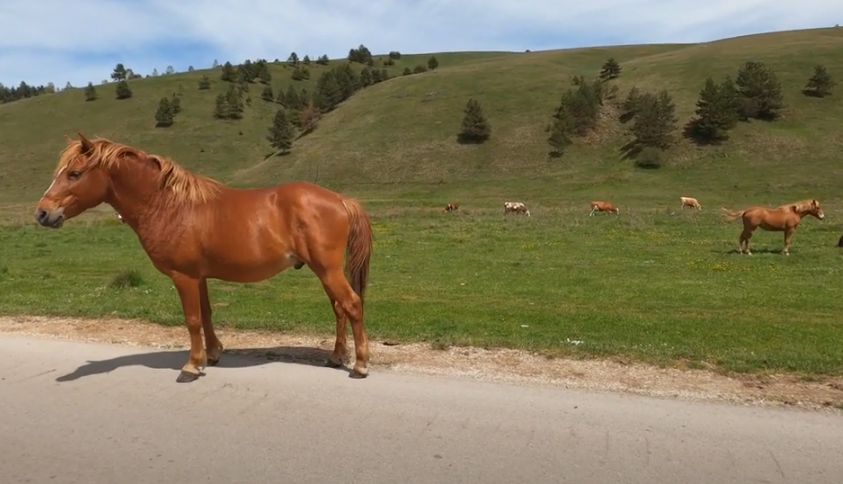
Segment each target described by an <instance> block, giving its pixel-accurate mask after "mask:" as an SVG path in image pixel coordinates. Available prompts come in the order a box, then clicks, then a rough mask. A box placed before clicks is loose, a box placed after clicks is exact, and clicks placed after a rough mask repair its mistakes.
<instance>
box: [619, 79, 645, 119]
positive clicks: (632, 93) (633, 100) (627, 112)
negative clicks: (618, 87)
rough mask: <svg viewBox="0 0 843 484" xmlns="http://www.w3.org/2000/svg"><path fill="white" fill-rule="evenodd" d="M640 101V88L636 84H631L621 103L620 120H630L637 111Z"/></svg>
mask: <svg viewBox="0 0 843 484" xmlns="http://www.w3.org/2000/svg"><path fill="white" fill-rule="evenodd" d="M640 101H641V90H640V89H638V86H632V89H630V90H629V92H628V93H627V94H626V98H625V99H624V101H623V104H622V105H621V116H620V121H621V122H622V123H626V122H627V121H630V120H631V119H632V118H634V117H635V115H636V114H637V113H638V105H639V104H640Z"/></svg>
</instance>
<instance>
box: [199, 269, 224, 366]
mask: <svg viewBox="0 0 843 484" xmlns="http://www.w3.org/2000/svg"><path fill="white" fill-rule="evenodd" d="M199 307H200V309H201V311H202V332H203V333H205V353H206V354H207V355H208V365H210V366H215V365H216V364H217V363H219V361H220V356H222V352H223V350H224V349H225V348H224V347H223V345H222V342H220V340H219V338H217V335H216V333H215V332H214V322H213V319H211V315H212V314H213V312H212V311H211V300H210V298H209V297H208V281H207V280H206V279H205V278H204V277H203V278H202V279H201V280H200V281H199Z"/></svg>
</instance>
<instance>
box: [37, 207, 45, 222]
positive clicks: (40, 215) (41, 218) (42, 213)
mask: <svg viewBox="0 0 843 484" xmlns="http://www.w3.org/2000/svg"><path fill="white" fill-rule="evenodd" d="M35 219H36V220H38V222H39V223H44V221H46V220H47V211H46V210H39V211H38V212H36V213H35Z"/></svg>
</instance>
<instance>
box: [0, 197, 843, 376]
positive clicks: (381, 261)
mask: <svg viewBox="0 0 843 484" xmlns="http://www.w3.org/2000/svg"><path fill="white" fill-rule="evenodd" d="M466 205H467V206H465V207H464V208H463V209H462V213H460V214H443V213H442V211H441V207H438V206H434V205H433V203H432V202H431V203H428V204H426V205H424V204H422V205H416V204H410V203H406V202H405V203H399V202H375V201H372V202H368V203H367V207H369V210H370V211H371V213H372V216H373V219H374V227H375V248H374V256H373V259H372V272H371V274H372V279H371V281H372V282H371V286H370V290H369V292H368V296H367V315H366V324H367V328H368V330H369V332H370V337H371V338H372V339H373V340H374V341H378V340H398V341H407V342H410V341H427V342H429V343H430V344H431V345H433V346H434V347H436V348H443V347H447V346H448V345H474V346H482V347H501V346H503V347H515V348H523V349H528V350H532V351H538V352H541V353H544V354H546V355H548V357H554V356H566V357H573V358H579V357H613V358H620V359H626V360H636V361H645V362H649V363H655V364H660V365H677V364H679V365H683V366H688V367H703V366H705V367H708V368H716V369H719V370H721V371H737V372H767V371H775V372H780V371H787V372H797V373H801V374H817V375H819V374H825V375H837V374H841V373H843V347H841V345H840V344H839V341H840V339H839V335H840V334H841V330H843V327H841V326H843V323H841V321H840V318H839V314H840V313H841V311H843V301H842V300H841V299H840V298H839V297H837V282H838V280H839V278H840V275H841V274H840V273H841V270H842V269H841V266H840V254H839V252H838V249H837V248H835V247H834V246H835V243H836V239H837V236H838V235H839V234H838V230H837V229H836V228H834V226H833V225H831V224H829V223H827V222H820V221H818V220H816V219H813V218H806V219H805V220H804V221H803V224H802V226H801V227H800V229H799V231H798V232H797V235H796V236H795V239H794V246H793V248H792V254H791V255H790V256H783V255H781V254H779V253H778V252H779V250H780V248H781V234H773V233H764V232H759V233H758V234H757V235H756V236H755V237H754V249H755V255H753V256H741V255H738V254H736V253H734V252H735V247H736V243H737V235H738V233H739V231H740V228H739V226H740V222H739V221H737V222H735V223H733V224H727V223H724V222H723V221H722V219H721V217H720V216H719V214H718V213H717V210H715V209H709V210H703V211H702V212H696V211H693V212H692V211H690V210H685V211H679V209H678V200H677V201H676V203H675V204H673V205H674V206H673V207H664V208H648V207H641V208H637V209H632V210H631V209H629V207H622V212H621V214H620V215H619V216H616V215H610V214H600V215H595V216H594V217H588V207H587V204H585V205H584V206H582V207H578V206H575V205H576V204H575V203H574V202H569V203H567V204H560V205H537V206H536V205H534V206H532V207H531V210H532V213H533V215H532V216H531V217H525V216H518V215H507V216H504V215H503V209H502V207H500V208H497V207H494V206H493V205H492V204H491V203H486V204H485V205H483V206H477V207H474V206H472V205H471V204H466ZM580 205H582V204H580ZM838 210H839V209H838ZM826 211H827V212H831V213H833V212H834V208H826ZM624 212H626V213H624ZM0 247H2V248H3V253H4V258H3V263H2V267H0V293H2V294H3V295H4V296H3V298H2V301H0V312H2V313H7V314H17V313H29V314H42V315H73V316H109V317H124V318H140V319H143V320H148V321H154V322H158V323H162V324H166V325H182V324H183V316H182V313H181V307H180V305H179V303H178V298H177V296H176V292H175V290H174V288H173V286H172V284H171V282H170V281H169V279H168V278H167V277H165V276H163V275H161V274H160V273H158V272H157V271H156V270H155V269H154V268H153V267H152V265H151V264H150V263H149V261H148V260H147V259H146V255H145V254H144V253H143V251H142V249H141V248H140V246H139V244H138V242H137V239H136V237H135V235H134V234H133V233H132V231H131V229H129V228H128V227H127V226H125V225H122V224H119V223H118V222H117V221H116V220H115V217H114V216H113V214H112V213H108V212H105V213H101V214H100V215H99V216H97V215H94V214H90V215H83V216H82V218H80V219H77V220H74V221H71V222H70V223H68V224H66V225H65V227H64V228H62V229H60V230H49V229H44V228H41V227H37V226H35V225H34V224H32V223H27V224H14V225H6V226H3V227H2V231H0ZM210 291H211V298H212V301H213V303H214V304H215V309H214V318H215V321H216V324H217V325H220V326H221V327H229V328H242V329H260V330H271V331H281V332H290V333H311V334H312V333H323V334H325V335H330V334H331V332H332V331H333V314H332V312H331V309H330V306H329V305H328V302H327V299H326V297H325V295H324V293H323V291H322V289H321V287H320V286H319V282H318V280H317V279H316V277H315V276H314V275H313V274H312V273H311V272H310V270H309V269H307V268H304V269H302V270H300V271H295V270H292V269H290V270H288V271H286V272H284V273H282V274H281V275H279V276H277V277H276V278H274V279H271V280H268V281H266V282H262V283H258V284H230V283H226V282H222V281H211V283H210Z"/></svg>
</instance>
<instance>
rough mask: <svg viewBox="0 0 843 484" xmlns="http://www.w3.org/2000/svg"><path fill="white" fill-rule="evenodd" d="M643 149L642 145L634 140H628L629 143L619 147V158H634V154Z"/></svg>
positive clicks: (636, 154) (626, 159)
mask: <svg viewBox="0 0 843 484" xmlns="http://www.w3.org/2000/svg"><path fill="white" fill-rule="evenodd" d="M643 149H644V147H643V146H641V145H640V144H638V143H636V142H635V141H630V142H629V143H627V144H625V145H623V146H621V147H620V150H619V151H620V152H621V159H622V160H624V161H628V160H631V159H634V158H635V157H636V156H638V155H639V154H641V150H643Z"/></svg>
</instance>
